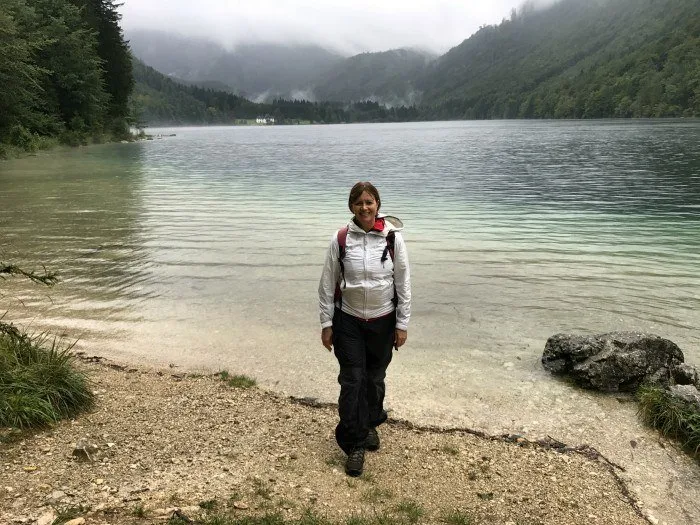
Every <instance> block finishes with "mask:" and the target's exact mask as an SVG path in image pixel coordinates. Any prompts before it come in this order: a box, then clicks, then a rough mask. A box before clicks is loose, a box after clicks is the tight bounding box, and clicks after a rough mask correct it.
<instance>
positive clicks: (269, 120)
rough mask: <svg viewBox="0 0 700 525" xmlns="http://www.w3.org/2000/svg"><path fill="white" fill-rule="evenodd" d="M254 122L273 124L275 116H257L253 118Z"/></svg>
mask: <svg viewBox="0 0 700 525" xmlns="http://www.w3.org/2000/svg"><path fill="white" fill-rule="evenodd" d="M255 123H256V124H274V123H275V118H274V117H271V116H270V115H265V116H264V117H257V118H256V119H255Z"/></svg>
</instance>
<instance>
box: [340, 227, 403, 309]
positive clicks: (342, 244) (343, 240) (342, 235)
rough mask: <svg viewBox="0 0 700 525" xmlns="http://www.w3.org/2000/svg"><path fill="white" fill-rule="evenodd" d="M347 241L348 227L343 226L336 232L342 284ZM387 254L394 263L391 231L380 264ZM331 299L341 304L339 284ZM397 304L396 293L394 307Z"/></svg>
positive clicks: (387, 236) (387, 235) (392, 232)
mask: <svg viewBox="0 0 700 525" xmlns="http://www.w3.org/2000/svg"><path fill="white" fill-rule="evenodd" d="M347 240H348V227H347V226H344V227H343V228H340V229H339V230H338V264H340V278H341V279H342V280H343V283H345V264H344V263H343V259H344V258H345V247H346V246H347ZM387 254H388V255H389V256H390V257H391V261H392V262H394V230H391V231H390V232H389V233H387V234H386V248H384V252H383V253H382V258H381V259H380V261H381V262H384V261H386V258H387ZM343 288H345V284H343ZM333 299H334V301H340V302H341V304H342V301H343V292H342V291H341V289H340V283H339V282H337V283H335V294H334V296H333ZM397 302H398V297H397V296H396V292H394V306H396V304H397Z"/></svg>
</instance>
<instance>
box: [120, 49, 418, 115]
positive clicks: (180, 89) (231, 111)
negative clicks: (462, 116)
mask: <svg viewBox="0 0 700 525" xmlns="http://www.w3.org/2000/svg"><path fill="white" fill-rule="evenodd" d="M133 66H134V78H135V80H136V87H135V90H134V94H133V97H132V104H133V106H132V110H133V113H134V114H135V115H138V116H139V119H140V121H141V122H142V123H143V124H148V125H151V126H154V125H178V124H200V125H212V124H213V125H215V124H221V125H223V124H235V123H236V122H239V121H243V120H252V119H255V118H256V117H258V116H270V117H273V118H274V119H275V122H276V123H281V124H294V123H302V122H303V123H319V124H337V123H349V122H405V121H409V120H418V119H419V118H420V113H419V110H418V108H416V107H411V108H406V107H398V108H387V107H384V106H382V105H380V104H379V103H377V102H369V101H367V102H356V103H352V104H347V103H341V102H310V101H307V100H285V99H277V100H273V101H272V102H271V103H255V102H251V101H250V100H247V99H245V98H243V97H240V96H238V95H234V94H232V93H227V92H224V91H217V90H213V89H207V88H202V87H199V86H196V85H185V84H182V83H179V82H176V81H175V80H173V79H171V78H169V77H167V76H165V75H163V74H162V73H160V72H159V71H156V70H155V69H153V68H152V67H150V66H147V65H146V64H144V63H143V62H141V61H140V60H138V59H134V61H133Z"/></svg>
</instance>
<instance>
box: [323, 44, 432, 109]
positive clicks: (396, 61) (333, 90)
mask: <svg viewBox="0 0 700 525" xmlns="http://www.w3.org/2000/svg"><path fill="white" fill-rule="evenodd" d="M434 58H435V57H434V56H433V55H430V54H428V53H425V52H421V51H415V50H411V49H393V50H391V51H384V52H380V53H362V54H360V55H355V56H353V57H350V58H347V59H345V60H344V61H342V62H340V63H338V64H337V65H336V66H335V67H333V68H332V69H331V70H330V71H329V72H328V73H327V74H326V75H324V76H323V77H321V78H319V79H318V80H317V81H316V86H315V87H314V93H315V95H316V98H317V99H318V100H341V101H353V100H367V99H371V100H375V101H378V102H380V103H384V104H388V105H391V106H398V105H412V104H414V103H415V102H416V101H417V100H418V99H419V95H420V94H419V93H418V92H417V91H416V89H415V86H414V83H415V80H416V79H417V78H419V77H420V75H421V74H422V73H423V72H424V70H425V68H426V67H427V65H428V64H429V63H430V61H431V60H433V59H434Z"/></svg>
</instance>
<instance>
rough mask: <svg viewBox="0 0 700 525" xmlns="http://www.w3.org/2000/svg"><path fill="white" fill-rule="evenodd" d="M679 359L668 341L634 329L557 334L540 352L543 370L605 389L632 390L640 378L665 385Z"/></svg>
mask: <svg viewBox="0 0 700 525" xmlns="http://www.w3.org/2000/svg"><path fill="white" fill-rule="evenodd" d="M683 360H684V357H683V352H682V351H681V349H680V348H678V346H677V345H676V344H675V343H673V342H672V341H669V340H668V339H664V338H662V337H659V336H657V335H652V334H643V333H638V332H611V333H607V334H598V335H590V336H582V335H573V334H557V335H553V336H552V337H550V338H549V339H548V340H547V344H546V345H545V348H544V353H543V354H542V365H543V366H544V368H545V369H546V370H548V371H550V372H552V373H553V374H557V375H567V376H569V377H571V378H572V379H573V380H574V382H576V384H577V385H579V386H582V387H584V388H592V389H596V390H602V391H605V392H632V391H634V390H636V389H637V387H639V385H640V384H641V383H642V382H644V381H650V382H653V383H657V384H662V385H667V384H668V381H669V376H670V370H671V369H672V368H674V367H675V366H677V365H679V364H681V363H683Z"/></svg>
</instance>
